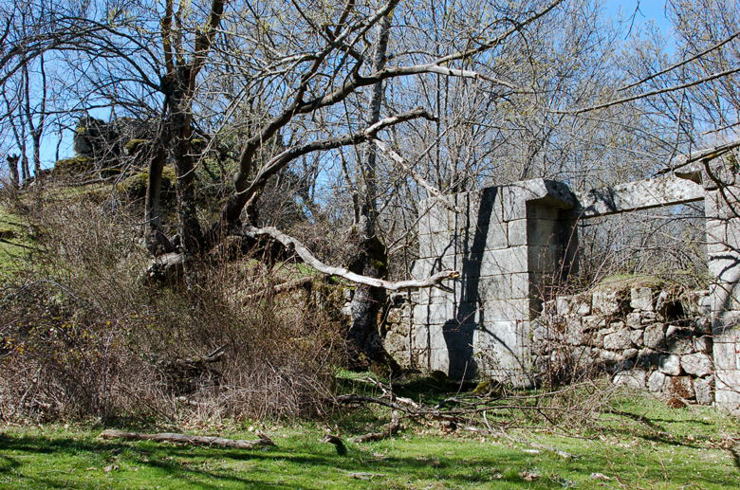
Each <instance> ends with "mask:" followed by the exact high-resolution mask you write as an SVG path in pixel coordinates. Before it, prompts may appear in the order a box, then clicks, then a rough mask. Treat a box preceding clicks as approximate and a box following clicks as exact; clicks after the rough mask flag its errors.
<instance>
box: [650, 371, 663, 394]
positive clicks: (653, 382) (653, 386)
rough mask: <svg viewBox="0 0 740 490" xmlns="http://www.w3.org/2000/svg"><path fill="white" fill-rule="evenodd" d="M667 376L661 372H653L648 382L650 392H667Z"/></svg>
mask: <svg viewBox="0 0 740 490" xmlns="http://www.w3.org/2000/svg"><path fill="white" fill-rule="evenodd" d="M666 378H667V376H666V375H665V374H663V373H661V372H660V371H653V373H652V374H651V375H650V377H649V378H648V380H647V387H648V390H650V391H652V392H653V393H662V392H663V391H664V390H665V383H666Z"/></svg>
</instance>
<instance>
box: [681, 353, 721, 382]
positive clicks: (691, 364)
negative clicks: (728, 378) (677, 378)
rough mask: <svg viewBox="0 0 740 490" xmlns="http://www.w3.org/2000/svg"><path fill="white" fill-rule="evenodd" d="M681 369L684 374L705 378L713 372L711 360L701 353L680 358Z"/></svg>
mask: <svg viewBox="0 0 740 490" xmlns="http://www.w3.org/2000/svg"><path fill="white" fill-rule="evenodd" d="M681 367H682V368H683V370H684V371H686V373H688V374H693V375H694V376H697V377H703V376H707V375H709V374H712V373H713V372H714V366H713V364H712V358H711V357H709V356H708V355H707V354H702V353H701V352H697V353H695V354H686V355H684V356H682V357H681Z"/></svg>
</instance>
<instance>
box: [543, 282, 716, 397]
mask: <svg viewBox="0 0 740 490" xmlns="http://www.w3.org/2000/svg"><path fill="white" fill-rule="evenodd" d="M708 313H709V292H708V291H685V290H683V289H679V288H670V289H668V288H666V289H663V288H661V287H648V286H641V287H629V286H628V285H627V286H625V285H620V284H619V283H617V284H616V285H613V286H609V285H601V286H599V288H597V289H596V290H594V291H591V292H587V293H582V294H577V295H571V296H558V297H557V298H556V299H554V300H551V301H548V302H547V303H545V305H544V307H543V312H542V315H541V316H540V317H539V319H538V320H537V322H536V326H535V328H534V330H533V341H534V343H533V355H534V359H535V366H536V368H537V372H541V373H563V374H565V375H568V374H573V375H575V376H580V375H583V374H584V373H590V372H608V373H611V374H613V375H614V377H613V380H614V382H615V383H620V384H626V385H629V386H632V387H635V388H646V389H649V390H650V391H652V392H656V393H661V394H664V395H665V396H666V397H667V398H669V399H671V400H673V402H674V403H678V404H682V403H686V402H696V403H700V404H705V405H708V404H711V403H712V401H713V400H714V398H713V394H714V365H713V362H712V355H711V354H712V336H711V332H712V330H711V324H710V322H709V321H708V320H709V317H708Z"/></svg>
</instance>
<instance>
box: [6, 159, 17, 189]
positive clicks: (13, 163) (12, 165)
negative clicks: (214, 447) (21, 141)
mask: <svg viewBox="0 0 740 490" xmlns="http://www.w3.org/2000/svg"><path fill="white" fill-rule="evenodd" d="M7 160H8V171H9V172H10V184H11V185H12V186H13V188H14V189H17V188H18V187H19V186H20V181H19V180H18V156H17V155H8V157H7Z"/></svg>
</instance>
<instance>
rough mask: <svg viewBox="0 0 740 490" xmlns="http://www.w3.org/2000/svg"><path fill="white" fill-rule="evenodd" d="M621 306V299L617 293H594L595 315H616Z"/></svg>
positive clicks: (607, 291)
mask: <svg viewBox="0 0 740 490" xmlns="http://www.w3.org/2000/svg"><path fill="white" fill-rule="evenodd" d="M620 306H621V305H620V297H619V293H618V292H617V291H611V290H604V291H594V294H593V310H594V313H597V314H602V315H615V314H617V313H618V312H619V310H620Z"/></svg>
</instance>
